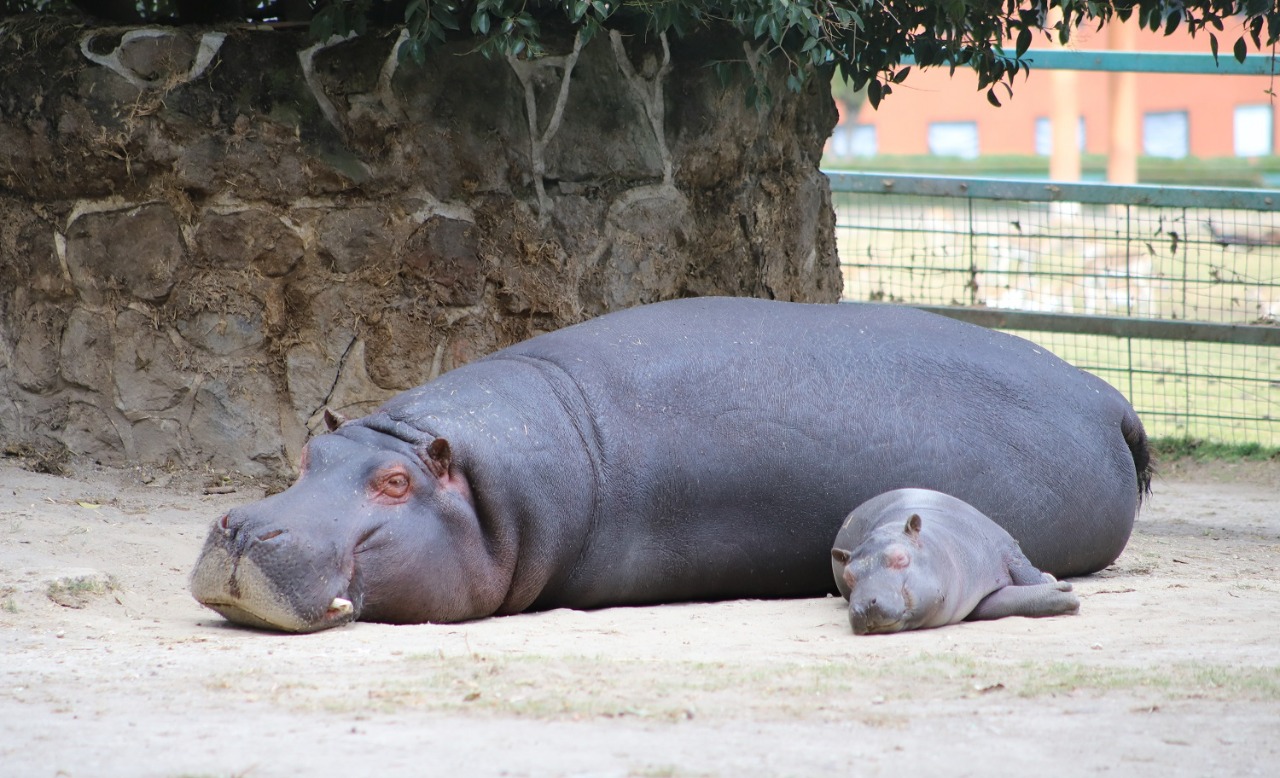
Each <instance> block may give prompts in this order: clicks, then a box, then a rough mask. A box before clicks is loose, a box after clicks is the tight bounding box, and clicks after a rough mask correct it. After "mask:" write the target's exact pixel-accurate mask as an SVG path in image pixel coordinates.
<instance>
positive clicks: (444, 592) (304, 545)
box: [191, 418, 506, 632]
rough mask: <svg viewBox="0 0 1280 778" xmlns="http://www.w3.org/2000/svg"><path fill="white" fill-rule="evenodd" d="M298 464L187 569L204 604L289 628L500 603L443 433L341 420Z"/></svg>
mask: <svg viewBox="0 0 1280 778" xmlns="http://www.w3.org/2000/svg"><path fill="white" fill-rule="evenodd" d="M327 420H329V421H330V423H331V427H336V426H337V422H336V421H333V420H330V419H328V418H327ZM300 469H301V474H300V475H299V477H298V480H297V481H296V482H295V483H294V484H293V485H292V486H291V487H289V488H288V489H287V490H285V491H283V492H281V493H279V494H276V495H273V496H270V497H267V498H266V499H263V500H259V501H258V502H254V503H251V504H249V505H245V506H243V507H240V508H236V509H234V510H232V511H230V512H229V513H227V514H226V515H224V516H221V517H220V518H218V519H217V520H215V521H214V523H213V527H212V528H211V529H210V531H209V536H208V539H207V540H206V541H205V545H204V549H203V551H202V552H201V554H200V558H199V560H198V561H197V563H196V567H195V570H194V571H193V572H192V575H191V592H192V594H193V595H194V596H195V598H196V600H198V601H199V602H200V603H201V604H203V605H206V606H208V607H209V608H212V609H213V610H215V611H217V612H218V613H220V614H222V615H223V616H224V617H225V618H227V619H229V620H230V621H233V622H237V623H240V624H245V625H249V626H253V627H261V628H266V629H277V630H283V631H286V632H313V631H316V630H321V629H325V628H328V627H334V626H338V625H340V624H345V623H347V622H349V621H353V620H355V619H362V620H367V621H384V622H395V623H405V622H416V623H421V622H426V621H437V622H442V621H461V620H464V619H468V618H476V617H479V616H483V615H489V614H492V613H493V612H494V611H496V610H497V609H498V607H499V606H500V605H501V601H502V598H503V595H504V593H505V591H506V586H505V585H493V582H494V581H495V578H494V576H493V575H491V573H492V572H493V571H492V569H491V567H492V565H491V562H490V557H489V554H488V553H487V551H486V548H487V546H486V543H485V541H484V538H483V537H482V535H481V532H480V528H479V521H478V519H477V516H476V510H475V506H474V503H473V500H472V495H471V490H470V487H469V485H468V482H467V480H466V478H465V476H464V475H463V474H462V473H461V470H460V468H459V467H458V466H457V465H456V464H455V462H454V461H453V455H452V452H451V450H450V446H449V443H448V442H447V441H446V440H444V439H443V438H434V439H431V440H430V441H429V442H426V443H421V444H414V443H407V442H405V441H403V440H399V439H396V438H394V437H393V436H390V435H387V434H385V433H382V432H378V431H376V430H373V429H369V428H367V427H360V426H358V425H356V424H350V425H343V426H342V428H341V429H338V430H337V431H335V432H331V434H327V435H321V436H319V437H317V438H315V439H313V440H312V441H310V442H309V443H308V444H307V446H306V448H305V449H304V451H303V456H302V462H301V467H300Z"/></svg>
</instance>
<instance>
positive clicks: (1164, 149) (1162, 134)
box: [1142, 111, 1190, 159]
mask: <svg viewBox="0 0 1280 778" xmlns="http://www.w3.org/2000/svg"><path fill="white" fill-rule="evenodd" d="M1189 137H1190V132H1189V130H1188V122H1187V112H1186V111H1164V112H1162V113H1148V114H1143V116H1142V153H1143V154H1146V155H1147V156H1148V157H1168V158H1170V159H1182V158H1183V157H1185V156H1187V153H1188V151H1189V150H1190V143H1189V140H1188V139H1189Z"/></svg>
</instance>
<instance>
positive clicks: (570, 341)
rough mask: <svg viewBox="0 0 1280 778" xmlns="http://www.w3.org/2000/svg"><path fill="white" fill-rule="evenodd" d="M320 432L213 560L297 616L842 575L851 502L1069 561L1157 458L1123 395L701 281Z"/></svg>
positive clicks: (938, 330)
mask: <svg viewBox="0 0 1280 778" xmlns="http://www.w3.org/2000/svg"><path fill="white" fill-rule="evenodd" d="M331 426H332V430H331V432H329V433H328V434H324V435H320V436H318V437H316V438H314V439H313V440H311V441H310V442H309V443H308V444H307V446H306V448H305V450H304V452H303V456H302V461H301V464H300V469H301V474H300V475H299V477H298V480H297V482H296V483H295V484H294V485H293V486H291V487H290V488H289V489H287V490H285V491H284V492H281V493H279V494H276V495H273V496H271V497H267V498H266V499H263V500H260V501H258V502H255V503H251V504H249V505H246V506H244V507H242V508H237V509H235V510H232V511H231V512H230V513H228V514H226V515H225V516H222V517H220V518H219V519H217V520H216V521H215V522H214V524H213V527H212V529H211V530H210V532H209V536H208V540H207V541H206V543H205V546H204V550H203V551H202V553H201V555H200V559H199V561H198V562H197V564H196V568H195V570H194V572H193V574H192V580H191V588H192V592H193V594H194V595H195V597H196V599H197V600H199V601H200V602H202V603H204V604H205V605H207V606H209V607H210V608H213V609H214V610H216V611H218V612H219V613H221V614H222V615H223V616H225V617H226V618H228V619H230V620H232V621H236V622H241V623H244V624H249V625H254V626H260V627H269V628H275V629H280V630H287V631H299V632H305V631H312V630H318V629H323V628H325V627H332V626H335V625H337V624H341V623H344V622H347V621H350V620H352V619H364V620H370V621H382V622H396V623H421V622H428V621H430V622H453V621H462V620H467V619H477V618H481V617H485V616H490V615H494V614H511V613H519V612H521V611H527V610H536V609H544V608H554V607H571V608H597V607H603V606H609V605H630V604H645V603H662V602H674V601H681V600H686V601H687V600H710V599H719V598H733V597H786V596H811V595H819V594H822V593H824V592H830V591H833V586H832V579H831V574H830V572H829V570H830V567H829V560H830V550H831V540H832V538H833V537H835V534H836V530H837V529H838V528H839V526H840V522H841V520H842V519H843V517H844V516H845V514H846V513H847V512H848V510H849V508H850V506H856V505H858V504H860V503H862V502H864V501H866V500H867V499H869V498H871V497H873V496H875V495H877V494H880V493H881V492H885V491H888V490H891V489H896V488H899V487H907V486H912V487H920V488H927V489H935V490H938V491H944V492H947V493H950V494H953V495H955V496H957V497H959V498H961V499H963V500H965V501H967V502H969V503H970V504H972V505H973V506H975V507H977V508H978V509H979V510H981V511H983V512H984V513H985V514H987V515H988V516H990V517H991V518H992V519H993V520H994V521H996V522H997V523H999V524H1000V525H1001V526H1003V527H1004V528H1005V529H1006V530H1008V531H1009V533H1010V534H1012V535H1013V537H1015V538H1017V540H1018V541H1019V542H1020V543H1021V544H1022V548H1023V550H1024V551H1025V552H1026V554H1027V556H1028V557H1029V558H1030V559H1031V561H1032V562H1033V563H1034V564H1035V565H1037V566H1038V567H1040V568H1041V569H1044V570H1047V571H1049V572H1051V573H1053V574H1055V575H1058V576H1069V575H1079V574H1083V573H1088V572H1091V571H1094V570H1098V569H1100V568H1102V567H1104V566H1106V565H1107V564H1109V563H1110V562H1111V561H1112V560H1114V559H1115V558H1116V557H1117V556H1118V555H1119V554H1120V552H1121V550H1122V549H1123V548H1124V546H1125V543H1126V542H1127V540H1128V537H1129V533H1130V530H1131V529H1132V525H1133V520H1134V515H1135V513H1136V511H1137V508H1138V505H1139V502H1140V498H1141V496H1142V494H1143V492H1144V491H1145V490H1146V489H1147V488H1148V483H1149V477H1150V475H1149V457H1148V452H1147V444H1146V436H1145V433H1144V432H1143V429H1142V425H1141V423H1140V422H1139V420H1138V417H1137V415H1136V414H1135V413H1134V411H1133V408H1132V407H1131V406H1130V405H1129V403H1128V402H1127V401H1126V400H1125V399H1124V397H1122V396H1121V395H1120V393H1119V392H1117V391H1116V390H1115V389H1113V388H1112V387H1111V386H1109V385H1108V384H1106V383H1105V382H1103V381H1102V380H1100V379H1098V378H1096V377H1095V376H1092V375H1090V374H1088V373H1085V372H1082V371H1080V370H1078V369H1076V368H1074V367H1072V366H1071V365H1068V364H1067V363H1065V362H1063V361H1062V360H1060V359H1058V358H1056V357H1054V356H1053V355H1052V354H1050V353H1049V352H1047V351H1045V350H1044V349H1043V348H1041V347H1039V346H1037V345H1035V344H1032V343H1030V342H1028V341H1025V340H1022V339H1019V338H1017V337H1014V336H1011V335H1006V334H1001V333H998V332H994V331H990V330H986V329H983V328H981V327H977V326H973V325H969V324H964V323H961V322H958V321H954V320H952V319H948V318H945V317H942V316H937V315H932V314H928V313H923V312H920V311H917V310H914V309H911V308H905V307H893V306H885V305H876V304H864V305H848V304H843V305H805V304H796V303H783V302H768V301H763V300H753V299H733V298H700V299H687V300H679V301H673V302H665V303H657V304H654V305H647V306H642V307H637V308H633V309H630V310H625V311H620V312H617V313H612V314H609V315H606V316H602V317H600V318H597V319H593V320H590V321H587V322H584V323H582V324H578V325H575V326H572V327H567V328H565V329H563V330H559V331H556V332H552V333H548V334H545V335H540V336H538V337H535V338H532V339H530V340H528V341H525V342H523V343H519V344H517V345H514V346H511V347H509V348H506V349H503V350H501V351H497V352H495V353H493V354H491V355H489V356H487V357H485V358H483V359H480V360H478V361H476V362H473V363H471V364H469V365H466V366H464V367H460V368H458V369H456V370H452V371H450V372H448V373H446V374H444V375H442V376H441V377H439V378H438V379H436V380H434V381H432V382H430V383H428V384H425V385H423V386H420V387H418V388H416V389H411V390H409V391H407V392H404V393H403V394H401V395H399V396H397V397H395V398H393V399H391V400H390V401H388V402H387V403H386V404H385V405H383V406H382V407H381V408H379V409H378V410H376V411H374V412H373V413H372V414H370V415H369V416H366V417H364V418H361V419H357V420H354V421H349V422H345V423H341V424H338V423H337V422H336V420H335V422H334V424H332V425H331Z"/></svg>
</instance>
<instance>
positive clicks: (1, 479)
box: [0, 461, 1280, 777]
mask: <svg viewBox="0 0 1280 778" xmlns="http://www.w3.org/2000/svg"><path fill="white" fill-rule="evenodd" d="M141 475H142V474H139V473H130V472H116V471H96V472H85V473H81V474H79V475H77V476H73V477H54V476H48V475H41V474H36V473H31V472H28V471H26V470H22V469H19V468H18V467H17V466H16V464H14V463H13V462H12V461H7V462H6V461H0V660H2V666H0V677H2V678H3V683H2V684H0V775H3V776H115V775H120V776H176V775H221V776H229V775H231V776H283V775H338V774H358V775H397V774H405V775H581V776H623V775H638V776H690V775H726V776H729V775H732V776H735V777H737V776H754V775H815V774H820V773H824V772H825V773H827V774H837V775H895V776H896V775H922V774H923V775H927V774H948V775H982V776H987V775H1015V774H1016V775H1027V774H1032V773H1036V774H1051V775H1087V774H1112V775H1160V776H1178V775H1196V776H1203V775H1224V776H1225V775H1230V776H1242V775H1255V774H1256V775H1276V774H1277V773H1276V772H1275V771H1276V770H1277V769H1278V768H1277V766H1278V765H1280V612H1278V611H1280V608H1278V606H1280V594H1278V593H1280V514H1278V513H1277V503H1278V498H1280V465H1277V464H1274V463H1273V464H1266V465H1251V466H1245V465H1239V466H1229V465H1217V466H1191V465H1188V466H1183V467H1177V466H1175V467H1171V468H1167V471H1166V473H1165V475H1164V477H1162V478H1161V479H1160V480H1159V481H1158V482H1157V484H1156V488H1157V492H1156V495H1155V497H1154V498H1153V499H1152V500H1151V501H1150V502H1149V504H1148V505H1147V507H1146V508H1145V509H1144V511H1143V513H1142V515H1141V517H1140V523H1139V526H1138V529H1137V532H1136V534H1135V536H1134V538H1133V541H1132V542H1131V544H1130V546H1129V549H1128V550H1127V551H1126V552H1125V554H1124V555H1123V556H1122V557H1121V559H1120V560H1119V562H1118V563H1117V564H1116V565H1115V566H1113V567H1112V568H1110V569H1108V570H1106V571H1104V572H1103V573H1102V574H1099V575H1096V576H1093V577H1090V578H1085V579H1079V580H1077V581H1076V582H1075V583H1076V590H1077V591H1078V592H1079V593H1080V594H1081V596H1082V602H1083V605H1082V608H1081V613H1080V615H1078V616H1074V617H1059V618H1053V619H1041V620H1029V619H1020V618H1017V619H1006V620H1003V621H998V622H989V623H978V624H963V625H959V626H955V627H949V628H945V629H940V630H932V631H925V632H915V633H908V634H903V635H895V636H879V637H854V636H853V635H851V634H850V632H849V628H848V624H847V621H846V620H845V617H844V614H843V612H842V609H841V601H840V600H839V599H838V598H826V599H811V600H792V601H767V602H760V601H738V602H727V603H716V604H694V605H672V606H664V607H655V608H617V609H611V610H605V611H597V612H586V613H584V612H574V611H553V612H549V613H542V614H531V615H522V616H514V617H508V618H501V619H488V620H485V621H481V622H476V623H472V624H465V625H439V626H438V625H423V626H414V627H391V626H384V625H377V624H357V625H352V626H348V627H344V628H341V629H337V630H333V631H330V632H325V633H320V634H316V635H308V636H286V635H276V634H268V633H262V632H254V631H248V630H242V629H237V628H233V627H229V626H227V625H226V623H225V622H223V621H221V620H220V619H219V618H218V617H217V616H216V615H215V614H213V613H211V612H208V611H204V610H202V609H201V608H200V607H199V606H198V605H197V604H196V603H195V602H194V601H193V600H191V598H190V596H189V595H188V594H187V592H186V578H187V573H188V570H189V567H190V565H191V564H192V562H193V561H194V559H195V556H196V553H197V551H198V549H199V547H200V543H201V541H202V540H203V536H204V532H205V528H206V525H207V524H208V523H209V522H210V521H211V520H212V519H214V518H215V517H217V516H218V515H219V512H220V511H221V510H222V509H224V508H225V507H227V506H229V505H233V504H236V503H239V502H244V501H247V500H249V499H252V498H254V497H256V496H257V495H258V494H259V493H260V492H258V491H256V490H255V488H254V487H253V486H252V485H247V486H246V485H242V486H240V487H238V489H237V491H236V492H235V493H233V494H227V495H204V494H202V489H201V486H202V483H201V482H200V481H198V480H195V479H185V480H184V479H182V478H176V479H172V480H168V482H167V483H166V480H167V477H162V478H159V479H156V480H154V481H152V483H151V484H150V485H145V484H143V483H142V482H141V479H140V476H141ZM146 478H147V479H150V478H151V476H149V475H148V476H146Z"/></svg>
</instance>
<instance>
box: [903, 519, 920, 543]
mask: <svg viewBox="0 0 1280 778" xmlns="http://www.w3.org/2000/svg"><path fill="white" fill-rule="evenodd" d="M902 531H903V532H904V533H906V536H907V537H909V538H911V539H912V540H918V539H919V538H920V514H918V513H913V514H911V518H909V519H907V523H906V525H905V526H904V527H903V528H902Z"/></svg>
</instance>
